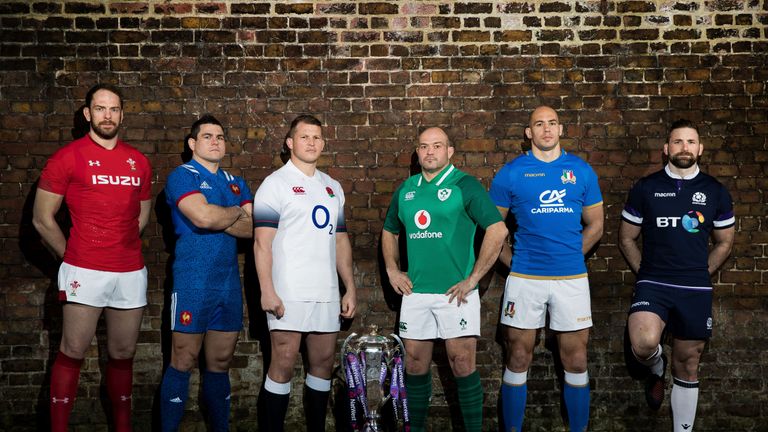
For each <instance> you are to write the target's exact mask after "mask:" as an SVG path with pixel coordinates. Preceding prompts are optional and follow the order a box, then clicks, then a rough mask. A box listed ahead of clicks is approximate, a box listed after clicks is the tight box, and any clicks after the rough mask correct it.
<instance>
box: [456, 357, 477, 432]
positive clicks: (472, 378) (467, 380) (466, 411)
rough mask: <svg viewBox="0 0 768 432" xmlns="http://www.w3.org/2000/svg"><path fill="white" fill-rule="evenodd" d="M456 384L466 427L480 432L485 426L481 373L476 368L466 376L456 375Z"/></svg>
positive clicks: (471, 431)
mask: <svg viewBox="0 0 768 432" xmlns="http://www.w3.org/2000/svg"><path fill="white" fill-rule="evenodd" d="M456 385H457V387H458V389H459V406H460V407H461V415H462V417H464V428H465V429H466V430H467V431H469V432H473V431H477V432H479V431H480V430H482V428H483V386H482V384H480V373H479V372H478V371H477V370H475V371H474V372H472V373H471V374H469V375H467V376H465V377H456Z"/></svg>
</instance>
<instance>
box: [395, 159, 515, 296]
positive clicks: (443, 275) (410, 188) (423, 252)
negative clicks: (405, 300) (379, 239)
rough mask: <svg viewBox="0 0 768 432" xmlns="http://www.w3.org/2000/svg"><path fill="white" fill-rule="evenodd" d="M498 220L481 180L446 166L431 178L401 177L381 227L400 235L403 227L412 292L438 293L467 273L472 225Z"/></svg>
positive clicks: (471, 261)
mask: <svg viewBox="0 0 768 432" xmlns="http://www.w3.org/2000/svg"><path fill="white" fill-rule="evenodd" d="M500 221H501V214H499V210H498V209H497V208H496V206H495V205H494V204H493V202H492V201H491V199H490V198H489V197H488V193H487V192H486V191H485V188H484V187H483V185H481V184H480V182H479V181H477V179H476V178H474V177H473V176H471V175H467V174H465V173H463V172H461V171H459V170H458V169H456V168H455V167H454V166H453V165H448V166H447V167H446V168H445V169H443V171H441V172H440V173H439V174H438V175H437V176H435V178H433V179H432V181H431V182H428V181H427V180H425V179H424V177H422V175H421V174H417V175H414V176H411V177H409V178H408V179H407V180H405V182H403V184H402V185H400V187H399V188H398V189H397V191H395V194H394V195H393V196H392V202H391V204H390V205H389V210H388V211H387V218H386V220H385V221H384V229H385V230H387V231H389V232H391V233H393V234H400V231H401V227H405V236H406V239H407V243H406V244H407V248H408V277H409V278H410V279H411V282H413V292H416V293H422V294H443V293H445V292H446V291H448V289H449V288H450V287H452V286H453V285H455V284H456V283H458V282H460V281H462V280H464V279H466V278H467V277H468V276H469V275H470V273H472V268H473V267H474V265H475V252H474V239H475V231H476V229H477V226H478V225H480V226H481V227H482V228H483V229H486V228H488V226H490V225H493V224H494V223H496V222H500ZM401 223H402V225H401Z"/></svg>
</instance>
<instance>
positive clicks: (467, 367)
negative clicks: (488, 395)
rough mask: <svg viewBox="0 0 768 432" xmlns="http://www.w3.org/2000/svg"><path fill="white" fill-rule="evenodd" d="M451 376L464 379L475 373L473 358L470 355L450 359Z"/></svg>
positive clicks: (460, 355) (458, 355) (464, 354)
mask: <svg viewBox="0 0 768 432" xmlns="http://www.w3.org/2000/svg"><path fill="white" fill-rule="evenodd" d="M451 368H452V369H453V375H454V376H457V377H465V376H467V375H469V374H471V373H472V372H474V371H475V368H476V365H475V356H474V355H473V354H472V353H460V354H456V355H454V356H453V357H452V359H451Z"/></svg>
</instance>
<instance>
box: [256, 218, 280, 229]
mask: <svg viewBox="0 0 768 432" xmlns="http://www.w3.org/2000/svg"><path fill="white" fill-rule="evenodd" d="M278 224H279V222H277V221H273V220H264V219H254V221H253V227H254V228H277V226H278Z"/></svg>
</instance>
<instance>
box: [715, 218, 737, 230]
mask: <svg viewBox="0 0 768 432" xmlns="http://www.w3.org/2000/svg"><path fill="white" fill-rule="evenodd" d="M712 224H713V225H714V226H715V229H723V228H730V227H731V226H733V225H735V224H736V217H735V216H731V217H729V218H728V219H725V220H715V221H712Z"/></svg>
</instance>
